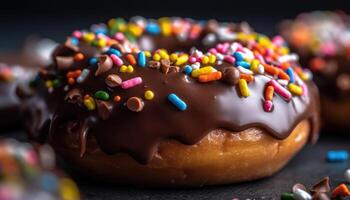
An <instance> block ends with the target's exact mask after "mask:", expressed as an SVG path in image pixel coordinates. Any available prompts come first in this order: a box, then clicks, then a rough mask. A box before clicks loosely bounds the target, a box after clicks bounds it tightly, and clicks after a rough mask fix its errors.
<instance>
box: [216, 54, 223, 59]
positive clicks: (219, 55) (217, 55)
mask: <svg viewBox="0 0 350 200" xmlns="http://www.w3.org/2000/svg"><path fill="white" fill-rule="evenodd" d="M224 57H225V56H224V55H222V54H221V53H217V54H216V59H217V60H224Z"/></svg>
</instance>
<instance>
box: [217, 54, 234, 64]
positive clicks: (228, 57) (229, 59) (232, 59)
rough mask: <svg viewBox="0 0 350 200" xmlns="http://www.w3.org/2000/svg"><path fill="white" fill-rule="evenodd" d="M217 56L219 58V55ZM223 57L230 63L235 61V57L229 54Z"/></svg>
mask: <svg viewBox="0 0 350 200" xmlns="http://www.w3.org/2000/svg"><path fill="white" fill-rule="evenodd" d="M219 58H220V56H219ZM223 59H224V60H225V61H226V62H228V63H231V64H233V63H235V61H236V59H235V58H234V57H232V56H229V55H227V56H225V57H224V58H223ZM220 60H221V59H220Z"/></svg>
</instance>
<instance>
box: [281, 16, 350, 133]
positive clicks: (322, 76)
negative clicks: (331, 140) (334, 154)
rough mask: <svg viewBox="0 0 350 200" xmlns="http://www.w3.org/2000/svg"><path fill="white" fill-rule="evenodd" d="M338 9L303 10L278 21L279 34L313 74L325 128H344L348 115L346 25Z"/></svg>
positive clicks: (348, 28) (349, 86)
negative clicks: (306, 11)
mask: <svg viewBox="0 0 350 200" xmlns="http://www.w3.org/2000/svg"><path fill="white" fill-rule="evenodd" d="M349 19H350V18H349V16H347V15H346V14H345V13H343V12H341V11H337V12H331V11H314V12H311V13H303V14H300V15H299V16H297V17H296V18H295V19H294V20H288V21H285V22H283V23H282V24H281V27H280V33H281V35H282V36H283V37H285V38H286V40H287V42H288V43H289V44H290V46H291V49H292V50H293V51H295V52H297V53H298V54H299V55H300V63H301V64H302V65H304V66H308V67H309V68H310V69H311V70H312V71H313V73H314V75H315V78H314V80H315V82H316V84H317V86H318V87H319V88H320V91H321V110H322V113H324V114H323V115H322V119H323V122H324V123H323V124H324V127H325V128H326V129H338V130H346V128H347V127H349V122H350V120H349V119H350V114H349V112H347V111H348V110H349V109H350V68H349V66H350V37H349V36H350V26H349Z"/></svg>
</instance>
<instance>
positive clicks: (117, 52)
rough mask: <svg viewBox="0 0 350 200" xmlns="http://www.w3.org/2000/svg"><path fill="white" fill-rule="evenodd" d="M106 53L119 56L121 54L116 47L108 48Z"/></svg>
mask: <svg viewBox="0 0 350 200" xmlns="http://www.w3.org/2000/svg"><path fill="white" fill-rule="evenodd" d="M107 53H108V54H114V55H116V56H119V57H121V56H122V53H121V52H120V51H119V50H118V49H115V48H109V49H108V51H107Z"/></svg>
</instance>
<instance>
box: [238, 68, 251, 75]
mask: <svg viewBox="0 0 350 200" xmlns="http://www.w3.org/2000/svg"><path fill="white" fill-rule="evenodd" d="M237 69H238V70H239V71H240V72H241V73H243V74H249V75H252V74H254V73H253V71H252V70H249V69H246V68H244V67H242V66H238V67H237Z"/></svg>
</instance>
